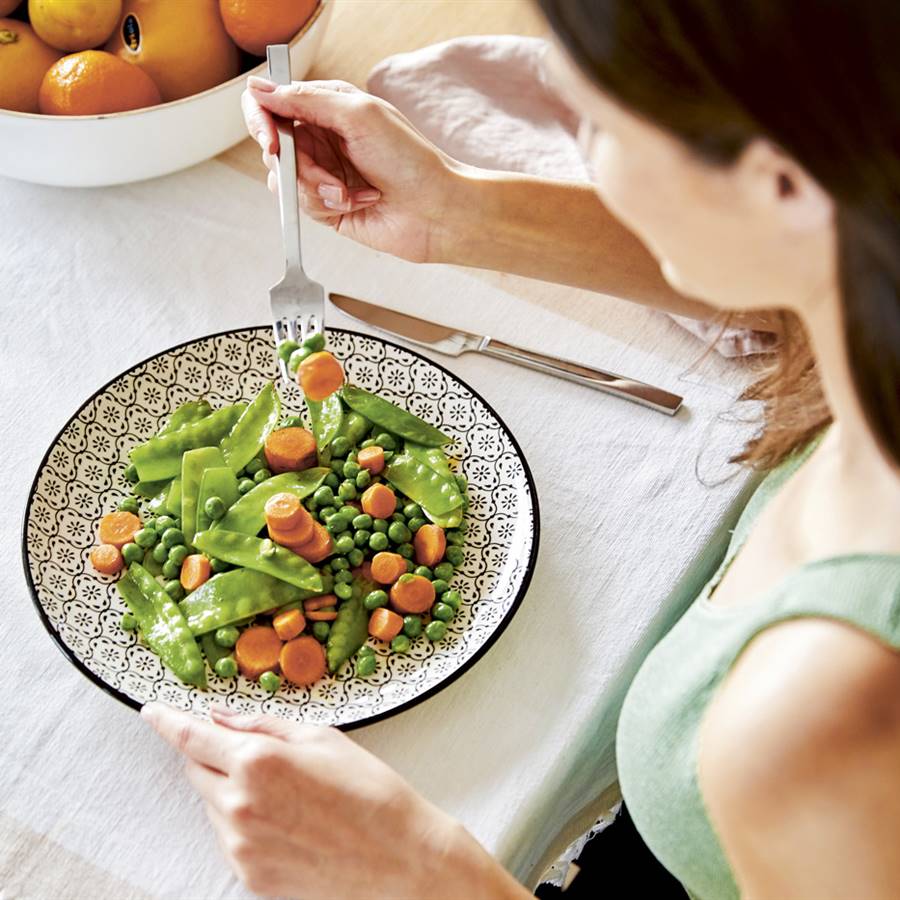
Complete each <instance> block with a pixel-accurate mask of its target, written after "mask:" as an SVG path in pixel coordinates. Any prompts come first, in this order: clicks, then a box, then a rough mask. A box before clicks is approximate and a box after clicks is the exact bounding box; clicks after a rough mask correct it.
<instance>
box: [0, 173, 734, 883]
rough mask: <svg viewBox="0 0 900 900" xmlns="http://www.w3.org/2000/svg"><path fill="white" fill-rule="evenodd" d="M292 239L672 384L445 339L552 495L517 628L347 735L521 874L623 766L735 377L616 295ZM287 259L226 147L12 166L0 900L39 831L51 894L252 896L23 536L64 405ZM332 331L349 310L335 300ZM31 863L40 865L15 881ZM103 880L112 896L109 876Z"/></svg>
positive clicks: (352, 271) (1, 202) (375, 288)
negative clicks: (92, 180) (115, 164)
mask: <svg viewBox="0 0 900 900" xmlns="http://www.w3.org/2000/svg"><path fill="white" fill-rule="evenodd" d="M304 247H305V257H306V259H307V261H308V267H309V270H310V272H311V274H312V275H313V276H315V277H318V278H319V279H321V280H322V281H324V282H325V284H326V285H327V286H328V287H330V288H333V289H337V290H342V291H344V292H347V293H351V294H354V293H355V294H356V295H357V296H363V297H366V298H369V299H372V300H375V301H379V302H383V303H385V304H387V305H394V306H397V307H399V308H403V309H406V310H414V311H417V312H418V313H419V314H425V315H428V316H431V317H433V318H435V319H438V320H442V321H445V322H448V323H450V324H459V325H462V326H468V327H470V328H472V329H473V330H479V331H483V332H485V333H490V334H494V335H496V336H497V337H500V338H503V339H504V340H507V341H511V342H520V343H522V344H524V345H526V346H532V347H541V348H543V349H544V350H546V351H550V352H554V351H555V352H557V353H560V354H565V355H566V356H569V357H571V358H573V359H578V360H584V361H585V362H588V363H594V364H597V365H601V366H605V367H608V368H610V369H612V370H614V371H617V372H621V373H625V374H628V375H633V376H634V377H636V378H641V379H644V380H647V381H650V382H653V383H657V384H659V385H660V386H662V387H666V388H669V389H672V390H675V391H678V392H680V393H683V394H684V395H685V397H686V407H685V409H684V410H683V411H682V412H681V413H680V414H679V415H678V416H677V417H675V418H667V417H665V416H663V415H660V414H658V413H654V412H652V411H649V410H646V409H643V408H641V407H639V406H635V405H633V404H630V403H625V402H623V401H621V400H618V399H615V398H612V397H609V396H607V395H604V394H600V393H597V392H594V391H591V390H588V389H586V388H582V387H579V386H576V385H573V384H569V383H567V382H563V381H559V380H555V379H553V378H550V377H547V376H544V375H540V374H538V373H535V372H530V371H527V370H525V369H520V368H516V367H513V366H510V365H508V364H505V363H502V362H499V361H495V360H490V359H486V358H481V357H479V356H477V355H474V354H470V355H468V356H466V357H463V358H460V359H458V360H447V359H443V358H441V361H442V362H444V363H445V364H447V365H449V366H450V367H451V368H452V369H453V370H454V371H455V372H457V373H458V374H459V375H460V376H461V377H462V378H464V379H465V380H467V381H468V382H469V383H471V384H472V385H473V386H474V387H475V388H476V389H477V390H478V391H480V392H481V393H483V394H484V396H485V397H486V398H487V399H488V400H489V401H490V402H491V404H493V405H494V407H495V408H496V410H497V411H498V413H499V414H500V415H501V416H502V417H503V418H504V419H505V421H506V422H507V424H508V425H509V426H510V428H511V429H512V431H513V433H514V434H515V435H516V436H517V438H518V439H519V441H520V442H521V445H522V448H523V450H524V453H525V455H526V457H527V459H528V461H529V463H530V464H531V467H532V470H533V473H534V477H535V480H536V483H537V488H538V493H539V497H540V506H541V515H542V533H541V550H540V556H539V560H538V565H537V570H536V572H535V575H534V580H533V582H532V586H531V590H530V591H529V593H528V596H527V597H526V599H525V601H524V603H523V605H522V607H521V609H520V611H519V613H518V614H517V615H516V617H515V618H514V620H513V621H512V623H511V624H510V626H509V628H508V629H507V631H506V633H505V634H504V635H503V637H502V638H501V639H500V641H499V642H498V643H497V645H495V646H494V647H493V648H492V649H491V650H490V652H489V653H488V654H487V655H486V656H485V657H484V658H483V659H482V660H481V661H480V662H479V663H478V664H477V665H476V666H475V667H474V668H473V669H472V670H471V671H470V672H469V673H467V674H466V675H465V676H464V677H463V678H461V679H459V680H458V681H456V682H454V683H453V684H452V685H451V686H450V687H448V688H447V689H446V690H444V691H442V692H441V693H439V694H438V695H436V696H435V697H434V698H432V699H430V700H428V701H426V702H425V703H423V704H421V705H419V706H417V707H415V708H414V709H412V710H410V711H408V712H405V713H402V714H401V715H399V716H397V717H395V718H392V719H388V720H386V721H383V722H380V723H378V724H375V725H372V726H369V727H366V728H363V729H360V730H357V731H355V732H353V737H354V739H356V740H358V741H359V742H360V743H361V744H362V745H363V746H365V747H367V748H369V749H371V750H372V751H373V752H375V753H376V754H378V755H379V756H381V757H383V758H384V759H386V760H387V761H388V762H389V763H390V764H391V765H393V766H395V767H396V768H397V769H398V770H399V771H400V772H401V773H402V774H403V775H404V776H406V777H407V778H408V779H409V780H410V781H411V782H412V783H413V784H414V785H415V787H416V788H418V789H420V790H421V791H423V792H424V793H425V794H426V795H427V796H428V797H429V798H430V799H431V800H433V801H434V802H436V803H437V804H439V805H440V806H442V807H443V808H444V809H446V810H447V811H448V812H449V813H451V814H452V815H454V816H456V817H458V818H460V819H461V820H462V821H463V822H464V823H465V824H466V825H467V826H468V827H469V829H470V830H471V831H472V832H473V833H474V834H475V835H476V837H478V838H479V840H481V841H482V842H483V843H484V844H485V846H486V847H487V848H488V849H489V850H490V851H491V852H494V853H496V854H497V855H498V856H499V857H500V859H501V860H502V861H503V862H504V863H505V864H506V865H508V866H510V867H511V868H512V870H513V872H514V873H515V874H516V875H517V876H518V877H520V878H525V877H526V875H527V873H528V872H529V871H530V870H531V869H532V868H533V867H534V865H535V864H536V862H537V861H538V860H539V859H540V858H541V857H542V855H543V854H544V852H545V851H546V850H547V848H548V846H550V845H551V843H552V842H553V841H554V838H555V837H556V835H557V833H558V832H559V830H560V828H562V827H563V826H564V825H565V823H566V822H567V821H569V819H570V818H571V817H572V816H573V815H574V814H575V813H576V812H577V811H578V810H579V809H580V808H581V807H582V806H583V805H584V804H585V803H587V802H588V801H590V800H591V798H592V797H594V796H596V795H597V794H598V793H599V792H600V790H601V789H603V788H605V787H606V786H608V785H609V784H611V783H612V782H613V781H614V778H615V771H614V761H613V756H612V750H613V736H614V727H615V714H616V711H617V709H618V703H619V702H620V700H621V696H622V693H623V691H624V689H625V687H626V686H627V684H628V681H629V679H630V677H631V675H632V673H633V672H634V670H635V669H636V667H637V665H638V664H639V662H640V659H641V658H642V656H643V655H644V654H645V653H646V651H647V650H648V649H649V647H650V645H651V644H652V642H653V641H654V640H655V639H656V637H657V636H658V635H659V634H661V633H662V631H663V630H664V629H665V628H666V627H667V626H668V625H670V624H671V622H672V620H673V619H674V618H675V617H676V616H677V614H678V613H679V609H677V608H673V607H672V605H671V602H670V601H671V597H672V596H673V591H674V589H675V588H676V586H677V585H678V584H679V582H680V581H682V580H683V579H685V578H688V577H694V576H695V575H696V573H697V571H698V567H699V569H703V570H709V568H710V567H711V565H712V563H713V562H714V561H715V557H716V554H717V553H718V552H721V549H722V547H723V543H724V540H725V538H726V537H727V534H726V531H727V527H728V525H729V524H730V522H731V521H732V519H733V515H734V505H735V501H736V498H738V495H739V494H740V493H741V491H742V490H743V489H744V488H745V487H746V485H747V481H748V479H747V476H746V474H745V473H741V474H739V475H737V476H736V477H733V478H732V479H731V480H729V481H726V482H725V483H722V484H719V485H718V486H714V487H707V486H705V485H704V484H701V482H700V481H699V480H698V478H697V477H696V475H695V466H696V467H697V468H699V470H700V472H701V474H702V475H703V478H704V480H706V481H708V482H709V481H717V480H721V479H722V478H723V477H724V476H725V475H726V474H727V470H728V467H727V466H725V464H724V460H725V459H726V458H727V457H728V455H729V454H730V453H732V452H734V451H735V450H736V448H737V447H738V446H739V445H740V443H741V440H742V437H743V435H742V434H741V432H740V430H739V427H738V426H737V425H736V424H733V423H731V422H729V421H727V420H726V419H724V418H722V414H723V413H724V412H727V410H728V409H729V408H730V406H731V405H732V401H733V398H734V397H735V396H736V395H737V393H738V392H739V391H740V389H741V387H742V385H743V384H744V383H745V381H746V378H747V371H746V369H744V368H742V366H741V365H740V364H737V363H734V362H728V361H725V360H723V359H720V358H717V357H707V358H706V359H705V360H704V361H703V362H702V363H701V364H700V366H699V367H698V368H696V369H695V368H692V366H694V364H695V363H696V362H697V359H698V356H699V355H700V353H699V352H698V347H697V344H696V342H695V341H694V339H693V338H691V337H690V336H689V335H688V334H687V333H686V332H684V331H683V330H682V329H681V328H678V327H676V326H675V325H673V324H672V323H671V322H670V321H669V320H667V319H665V318H663V317H660V316H656V315H654V314H652V313H651V312H649V311H647V310H644V309H642V308H640V307H635V306H632V305H630V304H626V303H622V302H621V301H616V300H613V299H612V298H608V297H604V296H601V295H592V294H588V293H586V292H579V291H566V292H565V293H564V295H563V296H564V297H565V300H564V302H559V301H557V300H554V302H553V303H552V304H542V303H540V302H534V301H533V300H520V299H517V298H515V297H513V296H511V295H510V294H508V293H505V292H504V291H502V290H500V289H499V288H497V287H495V286H494V285H493V284H492V283H490V280H489V279H487V278H486V277H485V276H484V275H482V274H478V273H472V272H468V271H466V270H462V269H452V268H447V267H442V266H415V265H412V264H407V263H403V262H401V261H399V260H396V259H393V258H391V257H387V256H384V255H381V254H377V253H373V252H371V251H368V250H365V249H364V248H361V247H358V246H356V245H353V244H351V243H349V242H347V241H345V240H343V239H340V238H337V237H335V236H334V235H333V234H332V233H330V232H327V231H325V230H324V229H321V228H318V227H316V228H313V227H311V226H304ZM279 259H280V239H279V236H278V217H277V213H276V208H275V205H274V203H273V200H272V197H271V195H270V194H268V192H267V191H265V190H264V188H263V187H262V185H261V183H258V182H257V181H254V180H252V179H249V178H247V177H245V176H243V175H241V174H238V173H237V172H235V171H233V170H232V169H229V168H228V167H226V166H225V165H223V164H222V163H219V162H215V161H213V162H209V163H206V164H203V165H201V166H198V167H196V168H193V169H190V170H188V171H186V172H183V173H180V174H176V175H173V176H169V177H167V178H164V179H159V180H156V181H151V182H146V183H142V184H134V185H129V186H122V187H116V188H107V189H96V190H84V191H73V190H59V189H51V188H43V187H36V186H32V185H26V184H21V183H17V182H12V181H5V180H0V310H2V313H3V316H2V321H3V328H2V329H0V384H2V393H0V404H2V406H0V446H2V448H3V450H4V472H5V478H4V484H5V495H4V511H5V515H4V516H3V517H2V519H0V529H2V531H0V547H2V551H0V552H2V561H3V565H2V566H0V597H2V613H0V647H2V648H3V652H2V659H3V668H4V673H3V678H2V679H0V737H2V741H0V757H2V759H0V798H2V801H0V811H2V814H3V815H2V816H0V825H2V826H3V827H2V828H0V892H3V897H4V900H10V898H12V897H26V896H27V897H32V896H41V893H40V891H39V890H37V889H36V887H35V881H36V880H39V878H40V873H41V868H42V866H41V861H42V860H43V859H45V858H49V857H45V856H44V855H43V853H44V851H43V850H42V849H41V848H42V847H46V846H50V845H52V846H54V847H56V848H57V850H58V853H59V855H60V856H59V858H65V859H68V860H70V864H71V865H72V866H73V867H74V866H75V863H74V862H71V861H73V860H77V861H79V865H80V864H83V871H82V870H81V869H78V870H77V873H78V877H75V875H73V877H72V878H71V879H70V880H69V881H68V882H67V887H66V890H65V891H64V892H63V893H62V894H60V893H59V892H53V893H52V895H53V896H66V897H82V896H83V897H98V896H112V893H116V894H117V900H118V897H125V896H128V897H131V896H134V897H138V896H141V897H144V896H150V897H165V898H179V900H184V898H239V897H245V896H247V892H246V891H245V890H244V889H243V888H242V887H241V886H240V885H239V884H238V882H237V881H236V880H235V879H234V878H233V877H232V876H231V875H230V874H229V872H228V870H227V867H226V866H225V864H224V863H223V861H222V859H221V857H220V855H219V852H218V849H217V847H216V844H215V842H214V839H213V834H212V832H211V830H210V827H209V826H208V825H207V823H206V820H205V818H204V814H203V810H202V807H201V804H200V803H199V801H198V800H197V798H196V797H194V796H193V795H192V794H191V792H190V791H189V789H188V786H187V784H186V783H185V781H184V779H183V778H182V774H181V766H180V763H179V761H178V759H177V757H176V756H175V754H174V753H173V752H171V751H170V750H169V749H167V748H166V747H164V746H163V745H162V744H161V742H160V741H159V740H158V739H157V738H156V737H155V736H154V735H153V734H152V733H151V732H150V731H149V730H148V729H147V728H146V727H144V725H143V724H142V722H141V721H140V719H139V718H138V716H137V715H135V713H134V712H133V711H132V710H130V709H128V708H126V707H125V706H122V705H120V704H119V703H117V702H116V701H115V700H113V699H112V698H110V697H109V696H107V695H106V694H104V693H103V692H101V691H100V690H98V689H97V688H96V687H95V686H94V685H93V684H91V683H90V682H89V681H87V679H85V678H84V677H82V676H81V675H80V674H79V673H78V672H77V671H76V670H75V669H74V668H73V667H72V666H70V665H69V664H68V663H67V662H66V660H65V659H64V658H63V656H62V655H61V654H60V653H59V652H58V651H57V650H56V648H55V647H54V645H53V643H52V642H51V640H50V638H49V637H48V636H47V635H46V634H45V633H44V631H43V629H42V626H41V624H40V622H39V620H38V617H37V615H36V614H35V612H34V610H33V608H32V605H31V600H30V599H29V596H28V593H27V590H26V586H25V581H24V577H23V574H22V568H21V563H20V560H19V542H20V539H21V538H20V529H21V517H22V513H23V511H24V507H25V503H26V497H27V493H28V488H29V486H30V483H31V479H32V477H33V474H34V472H35V469H36V467H37V465H38V462H39V460H40V459H41V456H42V454H43V452H44V450H45V448H46V446H47V444H48V443H49V442H50V441H51V439H52V438H53V436H54V435H55V434H56V432H57V430H58V429H59V428H60V427H61V426H62V425H63V424H64V423H65V422H66V420H67V418H68V416H69V415H70V414H71V413H72V412H73V411H74V410H75V409H76V408H77V407H78V406H79V405H80V404H81V402H82V401H83V400H85V399H86V398H87V397H88V396H89V395H90V394H91V393H92V392H93V391H94V390H95V389H96V388H97V387H98V386H99V385H101V384H103V383H104V382H106V381H107V380H108V379H110V378H112V377H114V376H115V375H116V374H117V373H119V372H120V371H122V370H123V369H126V368H128V367H129V366H131V365H132V364H134V363H135V362H136V361H138V360H140V359H142V358H143V357H145V356H148V355H150V354H152V353H154V352H157V351H159V350H162V349H164V348H166V347H168V346H171V345H173V344H176V343H178V342H180V341H184V340H187V339H190V338H193V337H197V336H199V335H203V334H206V333H209V332H213V331H219V330H221V329H225V328H231V327H238V326H245V325H252V324H259V323H264V322H266V321H267V320H268V294H267V288H268V286H269V284H271V283H272V282H273V281H275V280H276V278H277V276H278V275H279V274H280V273H279V272H278V265H279ZM543 287H544V288H545V289H549V288H548V286H546V285H545V286H543ZM332 324H340V325H347V324H349V323H348V320H346V319H344V318H343V317H342V316H340V315H339V314H337V313H335V314H334V316H333V318H332ZM745 433H746V432H745ZM560 849H562V848H560ZM72 872H73V873H75V872H76V868H73V869H72ZM23 873H27V876H28V883H24V884H22V883H20V882H19V881H18V880H17V879H20V878H23V877H25V876H24V875H23ZM85 873H87V874H85ZM91 873H93V874H91ZM336 877H338V879H339V874H338V875H337V876H336ZM92 879H93V880H92ZM110 883H115V884H119V885H122V886H124V885H127V886H128V887H127V891H126V890H125V889H124V888H121V889H120V890H118V891H113V892H112V893H111V892H110V891H109V890H108V889H106V888H103V887H101V885H108V884H110ZM49 895H51V894H50V893H49V892H47V893H45V894H44V895H43V896H49ZM337 896H339V889H338V888H336V897H337Z"/></svg>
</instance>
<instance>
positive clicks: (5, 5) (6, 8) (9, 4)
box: [0, 0, 22, 16]
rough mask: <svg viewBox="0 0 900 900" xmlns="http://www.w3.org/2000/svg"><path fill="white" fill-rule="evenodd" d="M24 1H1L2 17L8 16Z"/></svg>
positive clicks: (0, 14)
mask: <svg viewBox="0 0 900 900" xmlns="http://www.w3.org/2000/svg"><path fill="white" fill-rule="evenodd" d="M21 2H22V0H0V16H8V15H9V14H10V13H11V12H12V11H13V10H14V9H15V8H16V7H17V6H18V5H19V4H20V3H21Z"/></svg>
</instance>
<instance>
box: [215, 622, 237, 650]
mask: <svg viewBox="0 0 900 900" xmlns="http://www.w3.org/2000/svg"><path fill="white" fill-rule="evenodd" d="M240 636H241V633H240V632H239V631H238V630H237V628H235V627H234V625H226V626H225V627H224V628H217V629H216V633H215V634H214V635H213V639H214V640H215V642H216V643H217V644H218V645H219V646H220V647H233V646H234V645H235V644H236V643H237V640H238V638H239V637H240Z"/></svg>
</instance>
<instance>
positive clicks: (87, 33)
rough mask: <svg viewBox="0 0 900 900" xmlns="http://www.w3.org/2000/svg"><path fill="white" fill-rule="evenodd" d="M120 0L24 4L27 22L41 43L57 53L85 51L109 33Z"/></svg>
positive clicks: (33, 0)
mask: <svg viewBox="0 0 900 900" xmlns="http://www.w3.org/2000/svg"><path fill="white" fill-rule="evenodd" d="M121 14H122V0H28V18H29V19H30V20H31V27H32V28H33V29H34V30H35V31H36V32H37V36H38V37H39V38H41V40H43V41H46V42H47V43H48V44H49V45H50V46H51V47H57V48H58V49H59V50H68V51H69V52H70V53H71V52H72V51H73V50H87V49H88V48H90V47H97V46H98V45H100V44H102V43H103V42H104V41H105V40H107V38H109V36H110V35H111V34H112V33H113V29H114V28H115V27H116V25H117V24H118V23H119V16H120V15H121Z"/></svg>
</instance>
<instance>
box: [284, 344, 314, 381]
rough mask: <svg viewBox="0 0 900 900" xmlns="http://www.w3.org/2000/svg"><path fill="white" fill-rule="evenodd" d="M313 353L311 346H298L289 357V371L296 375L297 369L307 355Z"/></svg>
mask: <svg viewBox="0 0 900 900" xmlns="http://www.w3.org/2000/svg"><path fill="white" fill-rule="evenodd" d="M311 355H312V351H311V350H310V349H309V347H298V348H297V349H296V350H294V352H293V353H291V355H290V357H289V358H288V372H290V373H291V375H296V374H297V369H299V368H300V363H302V362H303V360H304V359H306V357H307V356H311Z"/></svg>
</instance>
